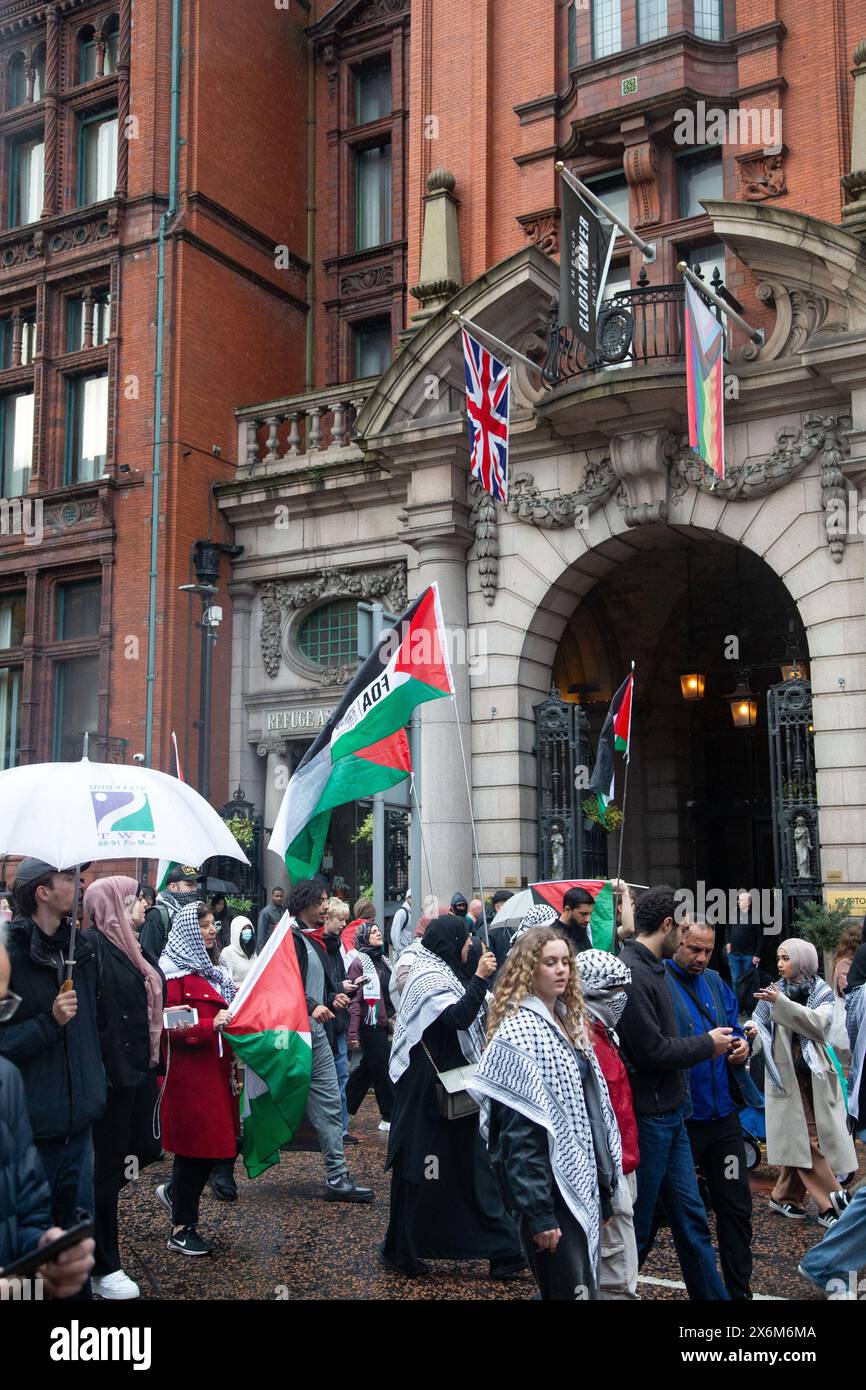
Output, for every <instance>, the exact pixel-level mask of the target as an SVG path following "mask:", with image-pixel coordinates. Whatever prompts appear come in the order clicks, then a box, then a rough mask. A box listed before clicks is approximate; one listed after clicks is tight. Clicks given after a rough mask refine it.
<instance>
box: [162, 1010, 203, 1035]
mask: <svg viewBox="0 0 866 1390" xmlns="http://www.w3.org/2000/svg"><path fill="white" fill-rule="evenodd" d="M182 1023H188V1024H189V1025H190V1027H192V1028H194V1027H195V1025H196V1024H197V1023H198V1009H191V1008H190V1006H189V1004H178V1005H177V1007H176V1008H174V1009H163V1011H162V1026H163V1028H167V1029H168V1030H169V1031H170V1030H171V1029H172V1028H179V1027H180V1026H181V1024H182Z"/></svg>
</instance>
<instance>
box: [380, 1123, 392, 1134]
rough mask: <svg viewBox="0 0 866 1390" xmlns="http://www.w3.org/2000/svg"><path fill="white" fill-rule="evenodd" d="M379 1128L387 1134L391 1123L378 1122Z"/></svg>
mask: <svg viewBox="0 0 866 1390" xmlns="http://www.w3.org/2000/svg"><path fill="white" fill-rule="evenodd" d="M379 1128H380V1129H381V1130H384V1131H385V1133H386V1134H387V1133H388V1132H389V1130H390V1128H391V1121H390V1120H380V1121H379Z"/></svg>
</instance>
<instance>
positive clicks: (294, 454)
mask: <svg viewBox="0 0 866 1390" xmlns="http://www.w3.org/2000/svg"><path fill="white" fill-rule="evenodd" d="M377 381H378V377H366V378H364V379H363V380H360V381H350V382H347V383H346V384H345V385H342V386H329V387H325V388H324V389H322V390H318V391H305V392H304V393H303V395H298V396H284V397H282V398H281V399H280V400H276V401H268V402H266V403H265V404H264V405H251V406H241V407H239V408H238V409H237V410H236V411H235V417H236V419H237V422H238V453H237V458H238V464H239V469H240V473H239V476H240V477H252V476H253V475H255V476H259V475H262V474H268V473H285V472H287V471H292V472H294V471H295V470H296V469H306V468H309V467H310V465H311V464H312V463H318V462H319V461H322V462H324V461H325V460H326V459H327V460H328V461H329V462H337V461H339V460H340V459H347V460H348V459H350V458H357V457H359V456H360V452H361V451H360V449H359V448H358V446H357V445H356V444H355V442H354V426H355V421H356V420H357V418H358V415H359V414H360V412H361V409H362V407H363V405H364V403H365V401H366V400H367V398H368V397H369V396H370V394H371V393H372V391H373V388H374V387H375V385H376V382H377Z"/></svg>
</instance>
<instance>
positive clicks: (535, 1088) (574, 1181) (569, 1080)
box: [467, 996, 622, 1271]
mask: <svg viewBox="0 0 866 1390" xmlns="http://www.w3.org/2000/svg"><path fill="white" fill-rule="evenodd" d="M560 1007H561V1006H560ZM581 1054H582V1056H583V1057H584V1058H585V1060H586V1061H587V1063H588V1064H589V1066H590V1067H591V1068H592V1071H593V1075H594V1076H595V1079H596V1089H597V1094H598V1098H599V1100H600V1103H601V1111H602V1116H603V1119H604V1126H605V1131H606V1133H605V1136H604V1138H605V1140H606V1143H607V1150H608V1153H609V1155H610V1160H611V1168H612V1170H613V1173H614V1183H616V1182H618V1181H619V1179H620V1178H621V1177H622V1143H621V1140H620V1134H619V1126H618V1125H617V1122H616V1116H615V1115H614V1112H613V1107H612V1106H611V1103H610V1097H609V1096H608V1091H607V1086H606V1084H605V1080H604V1077H603V1075H602V1072H601V1068H600V1067H599V1065H598V1062H597V1061H596V1057H595V1052H594V1050H593V1048H592V1047H591V1046H590V1045H589V1044H587V1046H586V1049H585V1050H583V1049H581ZM467 1090H468V1091H469V1093H470V1094H471V1095H472V1096H473V1097H474V1098H475V1100H476V1101H477V1102H478V1104H479V1105H480V1107H481V1134H482V1137H483V1138H484V1139H485V1141H486V1139H487V1136H488V1133H489V1126H490V1105H491V1102H492V1101H494V1100H495V1101H499V1102H500V1103H501V1104H502V1105H507V1106H508V1107H509V1108H510V1109H512V1110H516V1111H517V1112H518V1113H519V1114H521V1115H525V1116H526V1118H527V1119H528V1120H531V1121H532V1123H533V1124H536V1125H541V1127H542V1128H543V1129H545V1130H546V1131H547V1141H548V1145H549V1150H550V1166H551V1168H552V1170H553V1177H554V1180H555V1182H556V1185H557V1187H558V1188H559V1191H560V1192H561V1193H562V1196H563V1199H564V1200H565V1202H566V1203H567V1204H568V1208H569V1210H570V1211H571V1213H572V1214H573V1216H574V1217H575V1220H577V1221H579V1222H580V1225H581V1227H582V1228H583V1231H584V1234H585V1235H586V1241H587V1245H588V1247H589V1255H590V1259H591V1261H592V1266H593V1269H595V1270H596V1271H597V1269H598V1259H599V1247H600V1230H601V1216H600V1204H599V1196H598V1187H599V1175H598V1168H597V1165H596V1158H595V1145H594V1143H593V1136H592V1129H591V1127H590V1121H589V1113H588V1109H587V1104H586V1099H585V1097H584V1093H583V1083H582V1081H581V1075H580V1068H579V1066H578V1062H577V1048H576V1047H575V1046H574V1045H573V1044H572V1043H571V1042H569V1040H568V1038H567V1037H566V1036H565V1034H564V1033H562V1032H561V1031H560V1029H559V1028H557V1026H556V1024H555V1023H554V1022H553V1019H552V1018H551V1017H550V1014H549V1013H548V1011H547V1009H546V1008H545V1006H544V1005H543V1004H542V1003H541V1001H540V1000H539V999H536V998H534V997H533V996H529V997H528V998H526V999H524V1000H523V1003H522V1004H521V1005H520V1008H519V1009H518V1010H517V1012H516V1013H515V1014H512V1015H511V1016H510V1017H509V1018H506V1019H504V1020H503V1021H502V1023H501V1024H500V1025H499V1027H498V1028H497V1030H496V1032H495V1033H494V1035H493V1037H492V1038H491V1040H490V1042H489V1044H488V1046H487V1049H486V1051H485V1053H484V1056H483V1057H482V1058H481V1061H480V1063H479V1065H478V1068H477V1070H476V1072H475V1075H474V1076H473V1078H472V1080H471V1081H470V1082H469V1083H468V1086H467ZM597 1137H598V1136H597Z"/></svg>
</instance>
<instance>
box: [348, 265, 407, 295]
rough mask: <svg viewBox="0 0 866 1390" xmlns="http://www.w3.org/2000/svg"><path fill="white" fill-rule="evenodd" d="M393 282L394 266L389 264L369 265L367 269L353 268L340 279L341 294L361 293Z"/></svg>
mask: <svg viewBox="0 0 866 1390" xmlns="http://www.w3.org/2000/svg"><path fill="white" fill-rule="evenodd" d="M393 283H394V268H393V266H390V265H377V266H371V267H370V268H369V269H368V270H353V271H352V272H351V273H350V274H348V275H344V276H343V278H342V280H341V281H340V293H341V294H343V295H353V294H363V293H365V291H367V290H375V289H379V288H380V287H381V286H383V285H392V284H393Z"/></svg>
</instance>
